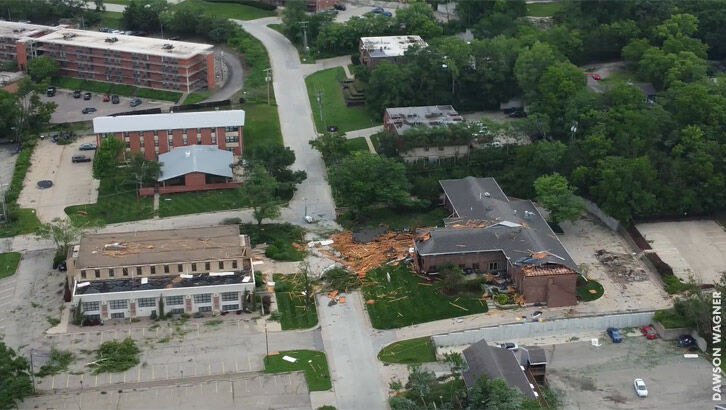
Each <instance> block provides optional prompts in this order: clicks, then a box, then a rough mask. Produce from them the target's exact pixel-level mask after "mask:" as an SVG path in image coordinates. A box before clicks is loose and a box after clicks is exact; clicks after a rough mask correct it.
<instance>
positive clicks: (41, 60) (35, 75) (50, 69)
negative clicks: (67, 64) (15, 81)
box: [28, 56, 60, 82]
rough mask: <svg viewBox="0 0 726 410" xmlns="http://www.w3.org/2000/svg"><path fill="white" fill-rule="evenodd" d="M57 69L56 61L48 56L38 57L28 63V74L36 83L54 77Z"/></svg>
mask: <svg viewBox="0 0 726 410" xmlns="http://www.w3.org/2000/svg"><path fill="white" fill-rule="evenodd" d="M59 68H60V64H59V63H58V61H56V60H55V59H53V58H52V57H48V56H38V57H35V58H33V59H32V60H30V61H28V73H29V74H30V77H31V78H32V79H33V81H36V82H37V81H42V80H46V79H51V78H53V77H55V76H56V75H58V69H59Z"/></svg>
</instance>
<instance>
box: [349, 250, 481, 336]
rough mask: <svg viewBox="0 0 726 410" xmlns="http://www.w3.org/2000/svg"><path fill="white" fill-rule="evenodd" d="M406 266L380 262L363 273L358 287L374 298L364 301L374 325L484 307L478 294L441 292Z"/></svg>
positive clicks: (406, 323) (407, 322) (447, 315)
mask: <svg viewBox="0 0 726 410" xmlns="http://www.w3.org/2000/svg"><path fill="white" fill-rule="evenodd" d="M409 268H410V267H409V266H408V265H405V264H401V265H399V266H381V267H379V268H376V269H373V270H370V271H368V273H367V274H366V278H367V279H370V283H368V284H366V285H364V286H363V288H362V289H363V295H364V297H365V299H366V300H371V299H372V300H373V301H374V303H373V304H366V309H367V310H368V315H369V316H370V318H371V324H372V325H373V327H374V328H376V329H393V328H398V327H403V326H410V325H415V324H419V323H426V322H430V321H433V320H440V319H448V318H452V317H458V316H464V315H471V314H474V313H484V312H486V311H487V304H486V302H485V301H484V300H481V299H479V298H478V297H479V295H469V294H460V295H458V296H452V297H449V296H445V295H444V294H443V293H441V292H440V291H439V289H438V287H437V286H436V284H427V283H426V282H424V281H423V280H422V279H421V278H419V277H418V276H416V275H415V274H413V272H411V270H410V269H409ZM386 273H389V274H390V276H391V281H390V282H388V280H387V279H386ZM454 305H458V306H459V307H457V306H454Z"/></svg>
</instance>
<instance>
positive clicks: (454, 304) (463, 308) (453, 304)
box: [449, 302, 469, 312]
mask: <svg viewBox="0 0 726 410" xmlns="http://www.w3.org/2000/svg"><path fill="white" fill-rule="evenodd" d="M449 304H450V305H451V306H455V307H458V308H459V309H461V310H465V311H467V312H468V311H469V309H467V308H465V307H463V306H459V305H457V304H456V303H452V302H449Z"/></svg>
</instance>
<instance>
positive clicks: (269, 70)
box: [265, 68, 272, 105]
mask: <svg viewBox="0 0 726 410" xmlns="http://www.w3.org/2000/svg"><path fill="white" fill-rule="evenodd" d="M265 82H266V83H267V105H270V83H271V82H272V68H265Z"/></svg>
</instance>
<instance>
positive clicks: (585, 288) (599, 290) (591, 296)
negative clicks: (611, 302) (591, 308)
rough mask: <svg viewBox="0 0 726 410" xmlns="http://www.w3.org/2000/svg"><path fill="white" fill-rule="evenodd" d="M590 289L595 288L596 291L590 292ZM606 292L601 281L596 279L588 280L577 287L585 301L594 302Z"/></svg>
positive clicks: (578, 294) (578, 293) (579, 295)
mask: <svg viewBox="0 0 726 410" xmlns="http://www.w3.org/2000/svg"><path fill="white" fill-rule="evenodd" d="M590 289H593V290H595V292H596V293H590ZM604 292H605V290H604V289H603V287H602V285H601V284H600V282H598V281H596V280H592V279H591V280H588V281H587V282H586V283H585V284H584V285H582V286H578V287H577V296H578V297H579V298H580V300H582V301H583V302H592V301H593V300H597V299H600V297H602V294H603V293H604Z"/></svg>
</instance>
